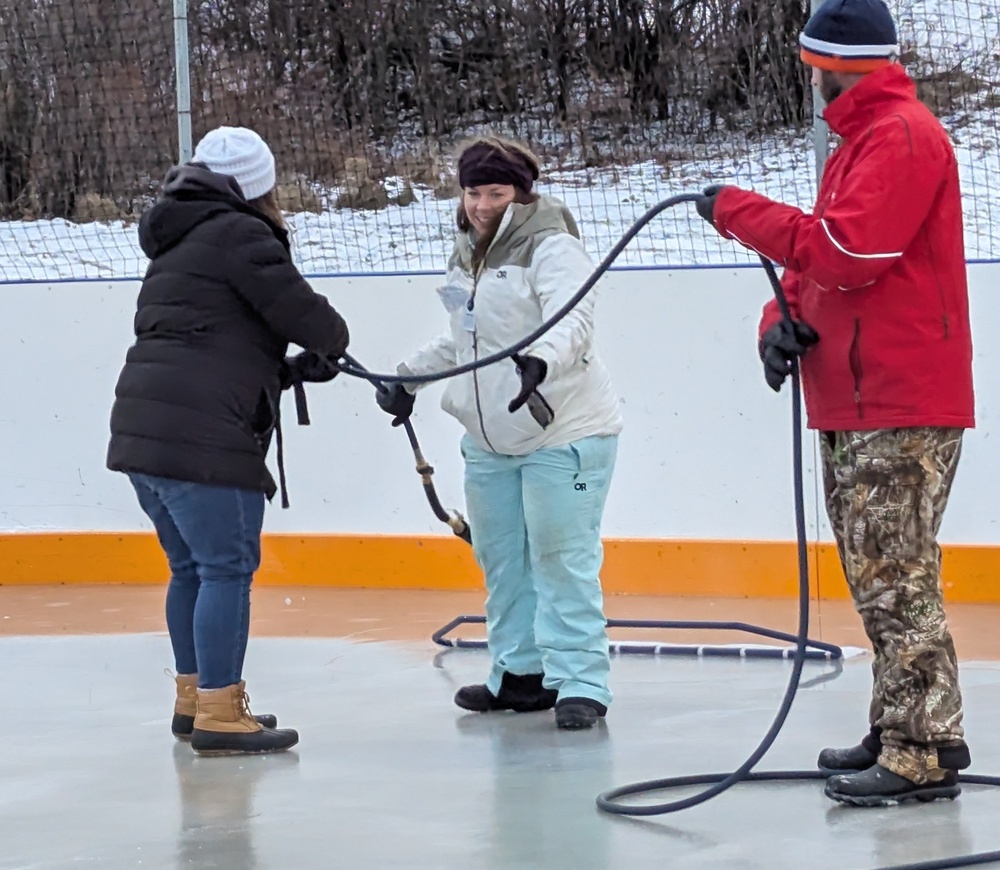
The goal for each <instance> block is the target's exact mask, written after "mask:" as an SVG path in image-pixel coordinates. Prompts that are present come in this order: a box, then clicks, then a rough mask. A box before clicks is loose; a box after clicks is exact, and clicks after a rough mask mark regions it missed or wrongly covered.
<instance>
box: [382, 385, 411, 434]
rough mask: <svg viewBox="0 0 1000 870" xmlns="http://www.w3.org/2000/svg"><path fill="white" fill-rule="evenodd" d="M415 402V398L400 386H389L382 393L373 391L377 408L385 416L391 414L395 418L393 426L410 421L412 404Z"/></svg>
mask: <svg viewBox="0 0 1000 870" xmlns="http://www.w3.org/2000/svg"><path fill="white" fill-rule="evenodd" d="M416 400H417V397H416V396H415V395H413V393H411V392H410V391H409V390H407V389H406V387H404V386H403V385H402V384H389V386H388V389H386V391H385V392H384V393H383V392H382V391H381V390H376V391H375V401H376V402H378V406H379V407H380V408H381V409H382V410H383V411H385V412H386V414H392V416H393V417H395V418H396V419H395V420H393V421H392V425H393V426H402V425H403V424H404V423H405V422H406V421H407V420H409V419H410V414H412V413H413V403H414V402H415V401H416Z"/></svg>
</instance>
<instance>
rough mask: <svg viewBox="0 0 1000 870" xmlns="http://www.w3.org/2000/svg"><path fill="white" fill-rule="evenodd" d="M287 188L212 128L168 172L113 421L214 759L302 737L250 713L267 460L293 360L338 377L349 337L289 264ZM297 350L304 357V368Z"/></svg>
mask: <svg viewBox="0 0 1000 870" xmlns="http://www.w3.org/2000/svg"><path fill="white" fill-rule="evenodd" d="M274 184H275V171H274V157H273V155H272V154H271V151H270V149H269V148H268V147H267V145H266V144H265V143H264V141H263V140H262V139H261V138H260V137H259V136H258V135H257V134H256V133H254V132H253V131H251V130H247V129H245V128H240V127H235V128H234V127H220V128H217V129H215V130H213V131H211V132H210V133H208V135H206V136H205V138H204V139H202V140H201V142H200V143H199V144H198V147H197V148H196V150H195V154H194V159H193V161H192V162H191V163H188V164H185V165H183V166H178V167H175V168H173V169H171V171H170V172H169V173H168V175H167V178H166V181H165V184H164V188H163V195H162V197H161V199H160V201H159V202H158V203H157V204H156V205H155V206H154V207H153V208H152V209H151V210H150V211H149V212H147V213H146V214H145V215H143V217H142V220H141V221H140V224H139V241H140V244H141V245H142V249H143V251H145V253H146V254H147V256H148V257H149V258H150V261H151V262H150V265H149V268H148V270H147V272H146V276H145V279H144V280H143V283H142V288H141V290H140V291H139V300H138V309H137V311H136V315H135V334H136V341H135V343H134V344H133V345H132V347H131V348H130V349H129V351H128V354H127V357H126V362H125V366H124V368H123V369H122V372H121V375H120V376H119V379H118V385H117V387H116V390H115V403H114V407H113V409H112V412H111V442H110V445H109V448H108V461H107V464H108V468H110V469H112V470H114V471H122V472H125V473H127V474H128V476H129V478H130V480H131V481H132V485H133V487H134V488H135V491H136V495H137V496H138V499H139V504H140V505H141V507H142V509H143V510H144V511H145V512H146V514H147V515H148V516H149V518H150V520H151V521H152V523H153V525H154V527H155V528H156V532H157V536H158V537H159V540H160V544H161V546H162V547H163V550H164V553H165V554H166V557H167V560H168V562H169V564H170V572H171V578H170V585H169V586H168V589H167V602H166V612H167V626H168V628H169V631H170V639H171V643H172V645H173V650H174V658H175V665H176V668H177V701H176V705H175V708H174V711H175V715H174V720H173V732H174V734H175V736H177V737H178V738H181V739H186V738H190V739H191V741H192V746H193V748H194V749H195V751H197V752H199V753H202V754H233V753H242V752H271V751H276V750H280V749H287V748H288V747H290V746H293V745H294V744H295V743H296V742H297V741H298V735H297V734H296V732H295V731H292V730H290V729H283V730H280V731H279V730H276V728H275V726H276V724H277V722H276V720H275V718H274V717H273V716H258V717H254V716H253V715H252V714H251V713H250V711H249V706H248V703H247V699H246V695H245V692H244V685H245V684H244V682H243V680H242V669H243V658H244V654H245V652H246V644H247V637H248V631H249V619H250V584H251V581H252V579H253V574H254V572H255V571H256V569H257V567H258V565H259V563H260V535H261V527H262V523H263V517H264V503H265V498H266V499H270V498H271V497H272V496H273V495H274V493H275V491H276V487H275V483H274V480H273V478H272V477H271V474H270V472H269V471H268V469H267V466H266V464H265V457H266V455H267V451H268V447H269V445H270V442H271V436H272V433H273V431H274V428H275V425H276V423H277V413H278V403H279V399H280V395H281V389H282V386H287V384H288V381H289V380H290V379H294V368H295V366H296V364H297V363H298V364H306V365H308V367H310V368H312V369H314V370H315V368H316V364H317V362H321V363H326V364H327V376H326V379H328V378H330V377H332V376H333V375H334V374H336V369H335V368H334V367H333V366H332V362H333V361H336V360H337V359H339V358H340V356H341V355H342V354H343V353H344V351H345V350H346V348H347V344H348V331H347V325H346V324H345V323H344V320H343V318H342V317H341V316H340V315H339V314H338V313H337V312H336V311H335V310H334V309H333V307H332V306H331V305H330V303H329V302H328V301H327V299H326V298H325V297H324V296H322V295H320V294H318V293H316V292H315V291H313V289H312V288H311V287H310V286H309V284H308V283H307V282H306V281H305V279H304V278H303V277H302V275H301V274H300V273H299V271H298V270H297V269H296V268H295V266H294V265H293V264H292V260H291V256H290V253H289V243H288V234H287V232H286V231H285V228H284V222H283V220H282V217H281V211H280V209H279V208H278V206H277V200H276V197H275V192H274ZM290 342H294V343H295V344H298V345H300V346H302V347H303V348H305V349H306V353H305V354H302V355H301V358H297V359H296V360H292V361H290V363H291V368H292V372H291V373H290V372H289V364H288V363H286V362H285V354H286V352H287V349H288V344H289V343H290ZM321 367H322V366H321ZM312 374H313V377H312V379H317V378H316V375H315V371H313V373H312Z"/></svg>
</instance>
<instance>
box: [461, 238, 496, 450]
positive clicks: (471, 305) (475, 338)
mask: <svg viewBox="0 0 1000 870" xmlns="http://www.w3.org/2000/svg"><path fill="white" fill-rule="evenodd" d="M494 241H495V240H494ZM485 268H486V260H485V258H484V259H483V264H482V267H481V268H480V269H479V270H478V271H477V272H476V274H475V276H474V277H473V279H472V294H471V295H470V296H469V302H468V310H469V311H470V312H471V311H475V310H476V290H478V289H479V278H480V276H481V275H482V274H483V270H484V269H485ZM472 358H473V360H474V361H476V362H478V361H479V329H478V327H477V326H476V325H475V321H473V328H472ZM472 391H473V393H474V394H475V397H476V417H478V418H479V431H480V432H482V433H483V440H484V441H485V442H486V446H487V447H489V448H490V450H492V451H493V452H494V453H499V452H500V451H499V450H497V449H496V447H494V446H493V442H492V441H490V436H489V435H487V434H486V421H485V420H484V419H483V403H482V400H481V398H480V396H479V369H475V370H474V371H473V372H472Z"/></svg>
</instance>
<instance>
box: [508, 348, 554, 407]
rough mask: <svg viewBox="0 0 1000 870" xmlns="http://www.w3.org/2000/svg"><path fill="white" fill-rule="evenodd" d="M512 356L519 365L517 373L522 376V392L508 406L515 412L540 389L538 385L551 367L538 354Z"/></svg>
mask: <svg viewBox="0 0 1000 870" xmlns="http://www.w3.org/2000/svg"><path fill="white" fill-rule="evenodd" d="M511 358H512V359H513V360H514V365H516V366H517V373H518V374H519V375H520V376H521V392H520V393H518V394H517V395H516V396H515V397H514V398H513V400H512V401H511V403H510V404H509V405H508V406H507V410H508V411H510V413H511V414H513V413H514V412H515V411H516V410H517V409H518V408H520V407H521V406H522V405H524V403H525V402H527V401H528V398H529V397H530V396H531V394H532V393H533V392H535V390H537V389H538V385H539V384H540V383H541V382H542V381H544V380H545V376H546V375H547V374H548V373H549V367H548V364H547V363H546V362H545V360H543V359H539V358H538V357H537V356H521V355H520V354H517V353H515V354H514V356H513V357H511Z"/></svg>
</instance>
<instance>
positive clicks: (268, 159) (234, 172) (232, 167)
mask: <svg viewBox="0 0 1000 870" xmlns="http://www.w3.org/2000/svg"><path fill="white" fill-rule="evenodd" d="M192 159H193V161H194V162H195V163H204V164H205V165H206V166H207V167H208V168H209V169H211V170H212V172H218V173H220V174H222V175H231V176H232V177H233V178H235V179H236V181H237V182H238V183H239V185H240V189H241V190H242V191H243V195H244V196H245V197H246V198H247V201H250V200H251V199H257V197H259V196H263V195H264V194H265V193H267V192H268V191H269V190H271V189H272V188H273V187H274V155H273V154H272V153H271V149H270V148H268V147H267V143H266V142H265V141H264V140H263V139H261V138H260V136H258V135H257V134H256V133H254V131H253V130H248V129H247V128H246V127H216V128H215V129H214V130H212V131H210V132H208V133H206V134H205V137H204V138H203V139H202V140H201V141H200V142H199V143H198V147H197V148H195V149H194V157H193V158H192Z"/></svg>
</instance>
